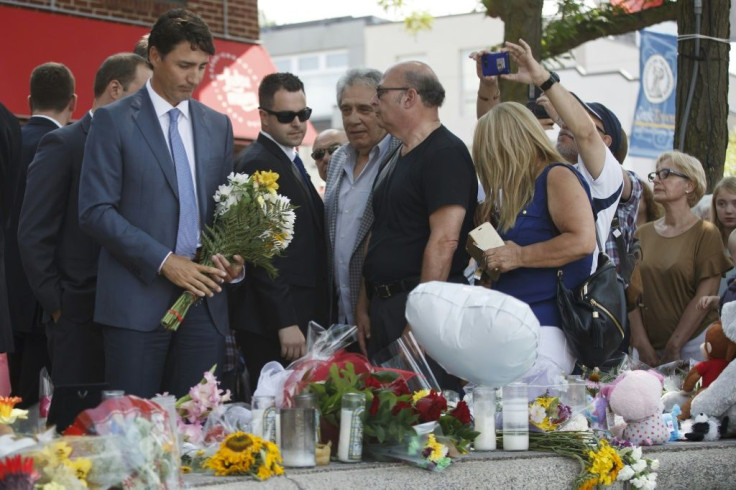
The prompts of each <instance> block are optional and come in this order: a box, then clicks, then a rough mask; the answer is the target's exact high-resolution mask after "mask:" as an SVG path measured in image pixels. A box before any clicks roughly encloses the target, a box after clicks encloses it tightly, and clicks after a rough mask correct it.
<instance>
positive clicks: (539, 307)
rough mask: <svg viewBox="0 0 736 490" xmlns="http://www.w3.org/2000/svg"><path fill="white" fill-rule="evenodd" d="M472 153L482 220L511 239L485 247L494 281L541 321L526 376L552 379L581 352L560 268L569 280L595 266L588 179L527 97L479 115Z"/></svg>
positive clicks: (565, 371)
mask: <svg viewBox="0 0 736 490" xmlns="http://www.w3.org/2000/svg"><path fill="white" fill-rule="evenodd" d="M473 160H474V162H475V166H476V169H477V171H478V176H479V178H480V181H481V184H482V185H483V190H484V191H485V193H486V200H485V201H484V202H483V203H482V204H480V205H479V206H478V210H477V215H476V223H477V224H480V223H483V222H486V221H490V222H491V223H492V224H493V225H494V226H495V228H496V229H497V230H498V232H499V234H500V235H501V237H502V238H503V239H504V242H505V245H504V246H502V247H498V248H494V249H491V250H489V251H487V252H486V255H485V258H486V264H485V265H486V268H487V270H488V271H492V272H495V273H500V277H499V279H498V281H497V282H494V283H493V285H492V287H493V289H496V290H498V291H501V292H504V293H506V294H509V295H511V296H514V297H516V298H518V299H520V300H522V301H524V302H526V303H528V304H529V306H530V307H531V309H532V311H533V312H534V314H535V315H536V316H537V319H538V320H539V323H540V324H541V325H542V327H543V328H542V330H541V338H540V345H539V358H538V359H537V362H536V363H535V365H534V367H533V368H532V369H531V371H530V372H529V373H527V375H526V376H525V377H524V380H525V381H527V382H528V383H532V384H540V385H545V384H553V383H554V382H555V378H556V377H557V376H558V375H560V374H569V373H570V372H571V371H572V369H573V367H574V364H575V358H574V356H573V354H572V353H571V351H570V349H569V348H568V347H567V344H566V341H565V335H564V334H563V332H562V330H561V328H560V324H561V319H560V314H559V312H558V310H557V304H556V301H555V298H556V294H557V272H558V270H562V272H563V279H564V282H565V284H566V285H567V287H568V288H574V287H576V286H578V285H579V284H580V283H581V282H583V281H584V280H585V279H586V278H588V276H590V272H591V270H592V268H593V252H594V250H595V247H596V238H595V221H594V218H593V210H592V206H591V201H590V194H589V191H588V188H587V184H584V183H583V182H584V181H583V178H582V176H581V175H580V174H579V173H578V172H577V170H576V169H575V168H574V167H572V166H570V165H564V164H559V163H558V162H563V161H564V160H563V158H562V157H561V156H560V154H559V153H558V152H557V150H556V149H555V148H554V146H552V143H551V142H550V140H549V138H548V137H547V135H546V133H545V132H544V130H543V129H542V126H541V125H540V124H539V122H538V121H537V119H536V118H535V117H534V115H532V113H531V112H530V111H529V110H528V109H527V108H526V107H524V106H523V105H521V104H518V103H515V102H505V103H502V104H499V105H497V106H495V107H494V108H493V109H491V110H490V111H489V112H488V113H487V114H485V115H484V116H483V117H481V118H480V119H479V120H478V126H477V127H476V130H475V137H474V140H473Z"/></svg>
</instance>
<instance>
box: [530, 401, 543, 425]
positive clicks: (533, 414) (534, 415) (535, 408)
mask: <svg viewBox="0 0 736 490" xmlns="http://www.w3.org/2000/svg"><path fill="white" fill-rule="evenodd" d="M546 416H547V411H546V410H545V409H544V407H542V406H541V405H539V404H537V403H535V404H533V405H532V408H531V409H530V410H529V420H531V421H532V422H534V423H535V424H541V423H542V422H544V418H545V417H546Z"/></svg>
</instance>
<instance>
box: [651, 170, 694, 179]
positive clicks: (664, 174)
mask: <svg viewBox="0 0 736 490" xmlns="http://www.w3.org/2000/svg"><path fill="white" fill-rule="evenodd" d="M670 175H677V176H678V177H682V178H683V179H687V180H690V177H688V176H687V175H685V174H683V173H682V172H678V171H677V170H672V169H671V168H663V169H660V170H657V171H656V172H652V173H650V174H649V175H647V178H648V179H649V182H654V178H655V177H659V180H665V179H666V178H667V177H669V176H670Z"/></svg>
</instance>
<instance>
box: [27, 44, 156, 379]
mask: <svg viewBox="0 0 736 490" xmlns="http://www.w3.org/2000/svg"><path fill="white" fill-rule="evenodd" d="M150 76H151V70H150V69H149V68H148V66H147V65H146V62H145V60H144V59H143V58H141V57H140V56H138V55H136V54H132V53H121V54H116V55H112V56H110V57H109V58H107V59H106V60H105V61H104V63H102V66H100V68H99V70H97V74H96V76H95V83H94V93H95V99H94V103H93V104H92V109H91V110H90V111H88V112H87V113H86V114H85V115H84V117H83V118H82V119H80V120H79V121H77V122H76V123H74V124H72V125H69V126H65V127H63V128H61V129H58V130H55V131H51V132H50V133H48V134H47V135H46V136H44V137H43V139H42V140H41V143H40V144H39V145H38V151H37V152H36V157H35V158H34V159H33V162H32V163H31V165H30V167H28V177H27V179H26V193H25V199H24V200H23V207H22V209H21V215H20V224H19V227H18V244H19V246H20V255H21V259H22V260H23V267H24V269H25V271H26V275H27V276H28V282H29V283H30V285H31V289H33V293H34V294H35V295H36V298H37V299H38V301H39V302H40V303H41V307H42V308H43V311H44V323H45V325H46V336H47V338H48V345H49V354H50V357H51V361H52V366H53V369H52V370H51V380H52V381H53V382H54V385H70V384H82V383H93V382H103V381H104V378H105V369H104V356H103V343H102V329H101V327H100V326H99V325H95V324H94V322H93V321H92V317H93V315H94V304H95V287H96V282H97V259H98V257H99V245H97V243H95V241H94V240H92V239H91V238H90V237H89V236H88V235H86V234H85V233H83V232H82V230H80V229H79V220H78V214H79V211H78V204H79V176H80V173H81V170H82V157H83V156H84V143H85V141H86V140H87V133H88V132H89V127H90V124H91V123H92V117H93V114H94V112H95V111H96V110H97V109H98V108H100V107H104V106H106V105H107V104H110V103H112V102H115V101H116V100H118V99H120V98H122V97H125V96H127V95H130V94H131V93H134V92H137V91H138V90H139V89H140V88H141V87H142V86H143V85H144V84H145V83H146V80H148V78H149V77H150Z"/></svg>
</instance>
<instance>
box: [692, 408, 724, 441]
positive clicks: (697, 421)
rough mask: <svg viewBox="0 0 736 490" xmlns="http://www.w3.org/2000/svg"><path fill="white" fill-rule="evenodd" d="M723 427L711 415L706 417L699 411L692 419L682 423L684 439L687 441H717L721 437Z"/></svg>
mask: <svg viewBox="0 0 736 490" xmlns="http://www.w3.org/2000/svg"><path fill="white" fill-rule="evenodd" d="M723 429H724V427H723V426H721V422H720V421H718V419H715V418H713V417H708V416H707V415H706V414H704V413H701V414H699V415H696V416H695V418H693V419H692V420H688V421H687V422H686V423H683V432H685V439H687V440H688V441H695V442H700V441H717V440H718V439H720V438H721V431H722V430H723Z"/></svg>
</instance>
